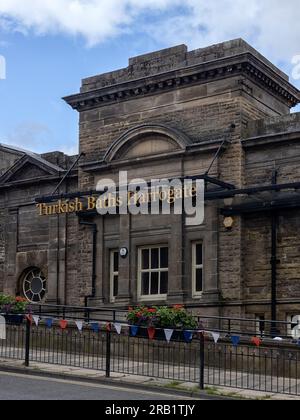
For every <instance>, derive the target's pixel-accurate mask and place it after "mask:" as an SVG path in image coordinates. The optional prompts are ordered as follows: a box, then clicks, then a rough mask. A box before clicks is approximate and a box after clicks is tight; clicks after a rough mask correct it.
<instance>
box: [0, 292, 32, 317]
mask: <svg viewBox="0 0 300 420" xmlns="http://www.w3.org/2000/svg"><path fill="white" fill-rule="evenodd" d="M0 312H1V313H5V314H25V313H30V312H31V308H30V305H29V303H28V301H27V300H26V299H24V298H22V297H20V296H17V297H12V296H8V295H3V294H0Z"/></svg>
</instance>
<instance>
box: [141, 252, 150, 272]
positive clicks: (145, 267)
mask: <svg viewBox="0 0 300 420" xmlns="http://www.w3.org/2000/svg"><path fill="white" fill-rule="evenodd" d="M149 268H150V267H149V249H143V250H142V270H148V269H149Z"/></svg>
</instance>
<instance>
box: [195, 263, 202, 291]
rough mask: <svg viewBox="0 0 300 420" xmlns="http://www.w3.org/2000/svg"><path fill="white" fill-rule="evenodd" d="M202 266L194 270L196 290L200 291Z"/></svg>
mask: <svg viewBox="0 0 300 420" xmlns="http://www.w3.org/2000/svg"><path fill="white" fill-rule="evenodd" d="M202 271H203V270H202V268H198V269H197V270H196V292H202V290H203V276H202Z"/></svg>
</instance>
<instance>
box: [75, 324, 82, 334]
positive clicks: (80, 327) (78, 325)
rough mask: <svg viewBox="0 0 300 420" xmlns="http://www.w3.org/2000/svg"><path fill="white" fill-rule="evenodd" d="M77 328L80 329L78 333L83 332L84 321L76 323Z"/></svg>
mask: <svg viewBox="0 0 300 420" xmlns="http://www.w3.org/2000/svg"><path fill="white" fill-rule="evenodd" d="M75 324H76V327H77V328H78V331H80V332H82V329H83V321H75Z"/></svg>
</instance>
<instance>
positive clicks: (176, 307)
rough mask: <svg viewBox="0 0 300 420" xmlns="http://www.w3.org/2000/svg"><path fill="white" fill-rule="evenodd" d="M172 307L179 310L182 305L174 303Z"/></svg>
mask: <svg viewBox="0 0 300 420" xmlns="http://www.w3.org/2000/svg"><path fill="white" fill-rule="evenodd" d="M173 308H174V309H176V310H180V309H183V308H184V306H183V305H174V306H173Z"/></svg>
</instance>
